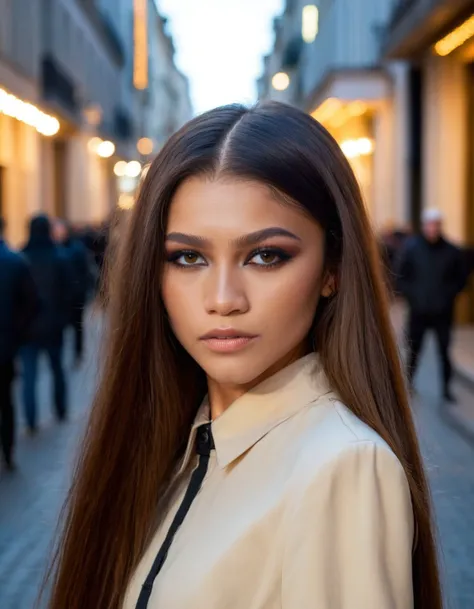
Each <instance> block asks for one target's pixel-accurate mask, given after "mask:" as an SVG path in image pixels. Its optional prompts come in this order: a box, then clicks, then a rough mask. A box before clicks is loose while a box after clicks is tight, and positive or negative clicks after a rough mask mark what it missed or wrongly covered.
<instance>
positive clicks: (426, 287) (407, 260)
mask: <svg viewBox="0 0 474 609" xmlns="http://www.w3.org/2000/svg"><path fill="white" fill-rule="evenodd" d="M422 225H423V226H422V235H419V236H416V237H414V238H413V239H410V240H409V241H408V243H407V245H406V247H405V248H404V250H403V251H402V255H401V257H400V260H399V265H398V287H399V290H400V292H401V294H402V295H403V296H404V297H405V298H406V300H407V302H408V306H409V320H408V332H407V334H408V339H409V353H408V378H409V380H410V382H411V383H412V381H413V377H414V374H415V371H416V366H417V363H418V357H419V354H420V350H421V346H422V342H423V337H424V335H425V333H426V331H427V330H429V329H432V330H434V332H435V333H436V337H437V340H438V346H439V353H440V357H441V363H442V370H443V391H444V398H445V399H446V400H448V401H454V397H453V395H452V393H451V389H450V381H451V376H452V365H451V360H450V355H449V346H450V340H451V330H452V325H453V313H454V304H455V300H456V297H457V295H458V294H459V293H460V292H461V291H462V290H463V288H464V286H465V284H466V280H467V273H466V269H465V262H464V258H463V256H462V253H461V251H460V250H459V249H458V248H457V247H456V246H455V245H453V244H452V243H450V242H449V241H447V240H446V239H445V238H444V237H443V217H442V214H441V212H439V211H438V210H436V209H428V210H426V211H425V212H424V213H423V217H422Z"/></svg>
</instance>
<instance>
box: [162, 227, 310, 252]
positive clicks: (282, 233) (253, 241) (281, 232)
mask: <svg viewBox="0 0 474 609" xmlns="http://www.w3.org/2000/svg"><path fill="white" fill-rule="evenodd" d="M270 237H287V238H289V239H294V240H295V241H301V239H300V237H298V236H297V235H295V234H294V233H292V232H290V231H289V230H286V229H285V228H280V227H279V226H271V227H270V228H264V229H262V230H258V231H255V232H254V233H248V234H247V235H242V236H241V237H237V239H232V240H231V243H232V244H234V245H237V246H240V247H245V246H252V245H257V243H260V242H261V241H265V239H269V238H270ZM166 241H173V242H174V243H182V244H184V245H189V246H192V247H206V246H209V245H210V241H209V239H206V238H205V237H200V236H198V235H188V234H186V233H168V234H167V235H166Z"/></svg>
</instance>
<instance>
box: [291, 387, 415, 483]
mask: <svg viewBox="0 0 474 609" xmlns="http://www.w3.org/2000/svg"><path fill="white" fill-rule="evenodd" d="M301 417H302V423H301V427H302V431H301V433H300V435H299V438H298V442H297V447H296V454H295V460H294V469H293V477H292V480H293V484H294V485H295V487H301V488H302V489H304V488H305V487H310V486H312V485H314V484H316V485H317V484H319V482H320V480H321V479H322V478H325V479H328V478H331V479H334V478H335V477H340V478H341V479H342V478H344V479H346V475H345V473H346V472H347V470H348V469H354V468H355V470H357V471H360V472H361V471H363V470H366V471H367V473H368V475H373V476H374V477H378V476H380V477H387V476H389V477H391V479H392V480H395V479H396V480H397V484H402V486H403V487H404V489H405V490H406V491H407V490H408V482H407V480H406V475H405V472H404V469H403V467H402V465H401V463H400V461H399V459H398V458H397V456H396V455H395V454H394V452H393V451H392V449H391V448H390V447H389V445H388V444H387V443H386V442H385V441H384V440H383V439H382V437H381V436H380V435H379V434H378V433H377V432H376V431H374V430H373V429H372V428H371V427H369V426H368V425H366V424H365V423H364V422H363V421H361V420H360V419H359V418H358V417H357V416H356V415H355V414H354V413H353V412H352V411H351V410H350V409H349V408H347V407H346V406H345V405H344V404H342V403H341V402H340V401H338V400H337V399H333V398H327V399H323V400H322V401H321V402H320V403H315V404H314V405H311V406H309V407H307V408H306V409H305V410H304V412H302V413H301Z"/></svg>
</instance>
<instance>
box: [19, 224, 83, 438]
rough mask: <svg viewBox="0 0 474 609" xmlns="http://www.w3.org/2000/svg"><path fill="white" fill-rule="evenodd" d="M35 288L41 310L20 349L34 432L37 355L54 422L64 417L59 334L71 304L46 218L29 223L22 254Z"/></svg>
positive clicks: (62, 260)
mask: <svg viewBox="0 0 474 609" xmlns="http://www.w3.org/2000/svg"><path fill="white" fill-rule="evenodd" d="M23 252H24V255H25V256H26V258H27V259H28V261H29V263H30V265H31V269H32V273H33V278H34V280H35V283H36V286H37V288H38V293H39V298H40V303H41V310H40V313H39V315H38V316H37V317H36V319H35V321H34V323H33V326H32V328H31V332H30V335H29V341H28V344H27V345H26V346H25V347H23V349H22V364H23V400H24V407H25V416H26V421H27V424H28V429H29V430H30V432H31V433H34V432H35V431H36V429H37V406H36V379H37V370H38V358H39V355H40V354H41V353H42V352H44V353H46V354H47V356H48V359H49V363H50V367H51V371H52V374H53V379H54V405H55V410H56V417H57V419H58V420H64V419H65V418H66V414H67V403H66V379H65V376H64V369H63V361H62V357H63V331H64V328H65V327H66V325H67V323H68V321H69V316H70V311H71V308H70V307H71V301H72V278H71V272H70V270H69V265H68V261H67V258H66V256H65V255H64V253H63V252H62V251H61V248H59V247H58V246H57V245H56V244H55V243H54V242H53V240H52V237H51V225H50V221H49V219H48V217H47V216H45V215H38V216H36V217H34V218H33V219H32V220H31V224H30V238H29V241H28V244H27V245H26V247H25V249H24V250H23Z"/></svg>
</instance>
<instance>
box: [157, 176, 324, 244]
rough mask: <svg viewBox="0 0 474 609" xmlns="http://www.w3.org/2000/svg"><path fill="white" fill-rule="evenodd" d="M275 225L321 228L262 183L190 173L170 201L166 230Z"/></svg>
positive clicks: (204, 230) (245, 228)
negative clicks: (193, 175)
mask: <svg viewBox="0 0 474 609" xmlns="http://www.w3.org/2000/svg"><path fill="white" fill-rule="evenodd" d="M275 225H278V226H284V227H286V228H289V229H291V228H293V229H294V230H298V231H299V232H300V234H301V232H302V231H303V233H304V232H306V233H309V234H311V233H312V234H313V235H314V232H315V231H320V230H321V229H320V227H319V225H318V224H317V222H316V221H315V220H313V219H312V218H311V217H309V216H308V214H307V213H305V212H304V210H302V209H299V208H298V207H297V206H296V205H292V204H290V203H288V204H286V203H284V202H282V201H280V200H278V199H277V198H276V196H275V194H273V193H272V191H271V189H270V188H268V187H267V186H266V185H265V184H261V183H259V182H255V181H244V180H238V179H235V180H233V179H226V180H211V179H209V178H206V177H192V178H189V179H188V180H185V181H184V182H183V183H182V184H181V185H180V187H179V188H178V189H177V191H176V193H175V195H174V197H173V199H172V201H171V207H170V212H169V217H168V226H167V230H168V231H177V230H187V231H191V230H192V231H193V232H194V233H196V234H204V233H210V232H232V233H238V234H241V233H243V232H251V231H253V230H259V229H261V228H265V227H267V226H275Z"/></svg>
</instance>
